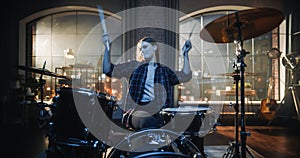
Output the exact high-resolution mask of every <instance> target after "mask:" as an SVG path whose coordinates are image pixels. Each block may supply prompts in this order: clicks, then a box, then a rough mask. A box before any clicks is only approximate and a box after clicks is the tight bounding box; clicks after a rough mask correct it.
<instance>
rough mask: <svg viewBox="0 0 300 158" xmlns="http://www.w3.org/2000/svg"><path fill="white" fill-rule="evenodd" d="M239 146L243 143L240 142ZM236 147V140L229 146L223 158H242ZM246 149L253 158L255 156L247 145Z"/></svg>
mask: <svg viewBox="0 0 300 158" xmlns="http://www.w3.org/2000/svg"><path fill="white" fill-rule="evenodd" d="M238 146H239V147H240V146H241V145H240V144H238ZM235 149H236V142H234V141H233V142H230V143H229V147H228V148H227V150H226V152H225V153H224V155H223V156H222V158H240V157H241V156H240V155H239V154H236V151H235ZM246 151H247V153H248V155H249V156H250V157H251V158H254V156H253V154H252V153H251V152H250V151H249V149H248V148H247V147H246Z"/></svg>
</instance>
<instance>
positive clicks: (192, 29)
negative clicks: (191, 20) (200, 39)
mask: <svg viewBox="0 0 300 158" xmlns="http://www.w3.org/2000/svg"><path fill="white" fill-rule="evenodd" d="M196 24H197V23H195V24H194V26H193V27H192V30H191V32H190V34H189V37H188V40H190V38H191V36H192V34H193V31H194V29H195V26H196Z"/></svg>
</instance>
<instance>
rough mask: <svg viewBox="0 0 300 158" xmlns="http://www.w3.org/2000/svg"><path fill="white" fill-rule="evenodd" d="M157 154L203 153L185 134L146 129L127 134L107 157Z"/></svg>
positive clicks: (143, 157)
mask: <svg viewBox="0 0 300 158" xmlns="http://www.w3.org/2000/svg"><path fill="white" fill-rule="evenodd" d="M155 156H157V157H158V156H159V157H176V156H178V157H183V158H185V157H194V158H200V157H201V154H200V151H199V149H198V148H197V147H196V146H195V144H193V143H192V142H191V141H190V140H189V139H187V138H186V137H185V136H184V135H181V134H179V133H177V132H174V131H170V130H166V129H144V130H141V131H138V132H134V133H131V134H129V135H127V136H126V137H125V138H124V139H123V140H121V141H120V142H119V143H118V144H117V145H115V146H114V148H112V150H111V151H110V152H109V154H108V157H107V158H115V157H123V158H127V157H128V158H129V157H131V158H147V157H155Z"/></svg>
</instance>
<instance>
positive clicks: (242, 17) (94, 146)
mask: <svg viewBox="0 0 300 158" xmlns="http://www.w3.org/2000/svg"><path fill="white" fill-rule="evenodd" d="M283 19H284V16H283V14H282V13H281V12H280V11H278V10H275V9H271V8H257V9H248V10H242V11H236V12H235V13H232V14H228V15H226V16H223V17H221V18H218V19H216V20H214V21H212V22H210V23H209V24H208V25H206V26H205V27H204V28H203V29H202V30H201V32H200V37H201V38H202V39H203V40H205V41H207V42H213V43H230V42H234V43H235V44H236V52H235V54H236V57H237V59H236V62H235V63H234V68H235V72H233V73H229V74H223V75H225V76H231V77H233V78H234V81H235V83H236V85H237V87H236V89H237V94H236V103H235V104H234V107H235V110H236V115H235V119H236V122H235V125H236V129H235V133H236V135H235V137H236V138H235V143H232V144H230V146H229V148H228V150H227V152H226V153H225V154H224V156H223V157H246V152H247V151H248V150H247V148H246V137H247V136H248V135H249V133H247V132H246V131H245V120H244V115H245V109H244V106H245V94H244V77H245V76H246V75H256V74H246V73H245V67H246V64H245V63H244V57H245V56H246V55H247V54H249V52H247V51H246V50H244V49H243V41H244V40H248V39H251V38H255V37H258V36H260V35H263V34H264V33H267V32H269V31H271V30H272V29H274V28H276V27H277V26H279V24H280V23H281V22H282V20H283ZM19 69H22V70H25V71H30V72H34V73H40V74H42V75H49V76H54V77H62V78H66V77H65V76H61V75H58V74H54V73H51V72H49V71H46V70H45V69H44V68H43V69H36V68H32V67H27V66H19ZM42 75H41V76H42ZM239 82H240V87H239V86H238V83H239ZM238 88H240V95H239V94H238ZM74 91H75V94H78V95H79V97H84V98H85V99H83V102H82V104H93V102H94V100H95V98H94V97H95V96H96V98H97V99H98V100H100V101H101V103H100V104H101V107H102V109H105V110H104V111H105V113H106V114H107V117H108V118H112V113H113V111H114V110H115V108H116V106H117V104H116V101H115V99H113V98H114V97H112V96H108V95H106V94H99V93H98V94H97V93H95V92H90V91H89V92H86V93H82V91H79V90H74V89H72V88H71V89H62V90H61V91H60V92H59V94H60V96H59V98H58V99H57V102H55V106H54V107H55V117H54V121H53V122H51V123H50V124H49V125H50V126H49V127H50V128H49V131H50V132H49V135H48V136H49V153H51V151H61V148H62V146H67V147H69V148H66V149H65V150H69V151H70V152H69V153H70V155H71V156H70V155H63V154H62V155H59V156H58V155H54V156H53V157H80V156H78V155H76V151H78V150H80V151H81V150H82V147H83V148H84V150H85V151H87V152H90V153H92V154H93V156H94V157H99V156H100V155H102V156H103V153H104V154H105V155H106V152H107V149H108V148H109V146H107V145H106V144H105V143H103V142H99V141H98V139H97V138H95V137H93V135H92V134H90V133H89V130H88V129H87V128H86V126H85V124H83V123H82V122H81V120H80V118H79V116H78V113H77V112H76V110H78V108H77V107H76V108H77V109H76V108H75V105H74V102H73V100H74V98H73V96H74ZM72 94H73V95H72ZM103 96H104V97H103ZM107 96H108V97H107ZM239 96H240V106H241V107H240V109H241V118H239V101H238V100H239V98H238V97H239ZM76 97H77V96H76ZM97 99H96V100H97ZM87 107H88V106H87ZM89 107H91V109H89V110H87V111H88V113H87V115H90V114H91V113H92V112H93V110H94V109H93V108H94V107H93V106H89ZM211 112H213V111H212V110H211V109H210V108H204V107H197V108H191V107H190V108H180V107H178V108H166V109H162V111H161V114H162V116H163V117H164V122H165V124H166V125H168V128H166V129H147V130H142V131H138V132H134V133H132V134H129V135H127V136H126V137H125V138H124V139H123V140H122V141H121V142H119V143H118V144H117V145H116V146H113V147H112V149H111V150H110V152H109V155H108V156H107V157H108V158H115V157H134V158H148V157H182V158H184V157H198V158H200V157H206V155H205V154H204V153H203V151H202V150H201V149H199V148H201V147H199V146H197V145H195V144H196V142H192V141H191V139H189V136H198V137H199V136H200V137H201V136H203V134H205V133H207V132H208V131H203V130H202V129H201V128H202V126H212V124H214V122H213V121H212V122H205V121H204V119H205V118H206V117H209V116H211V115H209V113H211ZM70 114H71V115H72V116H74V117H70ZM95 119H100V122H99V123H98V124H99V125H101V124H102V126H101V127H100V128H104V126H103V124H104V125H105V122H104V121H102V122H101V117H97V118H95ZM187 119H192V121H191V124H190V125H186V126H184V127H182V128H181V127H180V126H179V124H182V122H184V120H187ZM215 119H216V118H215ZM215 119H210V120H215ZM239 120H240V122H241V131H240V138H241V142H240V141H239V135H238V132H239V125H238V123H239ZM201 124H202V125H201ZM200 126H201V127H200ZM201 132H204V133H201ZM109 134H110V133H109V132H108V133H106V134H104V136H105V137H107V135H109ZM202 147H203V146H202ZM240 147H241V148H240ZM75 148H76V149H75ZM78 148H80V149H78ZM77 149H78V150H77ZM240 149H241V153H240ZM74 150H75V152H74ZM145 151H146V152H145ZM52 154H53V152H52ZM72 154H73V155H72ZM74 154H75V155H76V156H74ZM49 155H50V156H49V157H51V154H49ZM250 155H251V153H250ZM85 156H86V155H85ZM85 156H83V157H85Z"/></svg>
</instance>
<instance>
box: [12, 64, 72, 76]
mask: <svg viewBox="0 0 300 158" xmlns="http://www.w3.org/2000/svg"><path fill="white" fill-rule="evenodd" d="M18 68H19V69H21V70H25V71H29V72H34V73H39V74H43V75H47V76H53V77H59V78H65V79H69V78H68V77H67V76H63V75H60V74H56V73H53V72H50V71H49V70H47V69H41V68H34V67H30V66H23V65H18Z"/></svg>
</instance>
